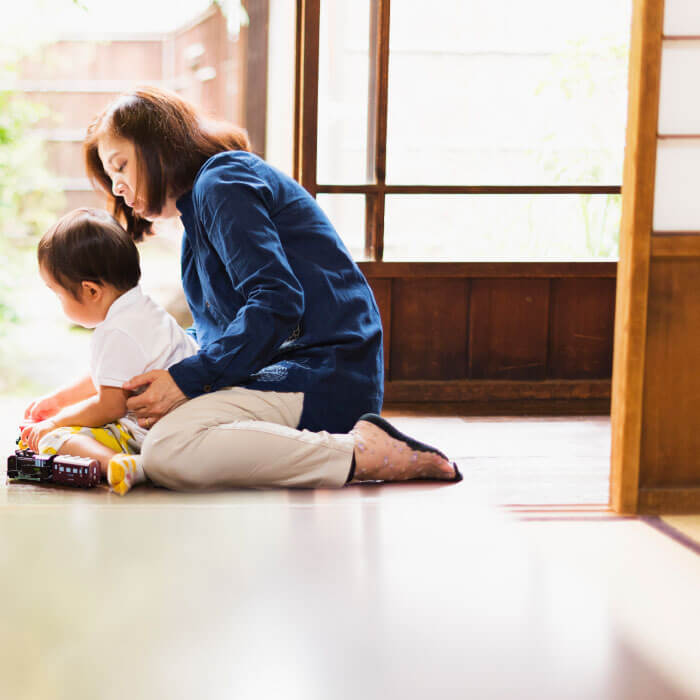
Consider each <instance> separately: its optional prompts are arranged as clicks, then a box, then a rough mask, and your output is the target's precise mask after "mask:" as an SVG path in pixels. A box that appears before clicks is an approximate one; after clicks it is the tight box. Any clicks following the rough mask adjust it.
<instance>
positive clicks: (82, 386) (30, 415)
mask: <svg viewBox="0 0 700 700" xmlns="http://www.w3.org/2000/svg"><path fill="white" fill-rule="evenodd" d="M96 393H97V391H96V389H95V385H94V384H93V383H92V379H91V377H90V375H87V376H85V377H80V379H77V380H76V381H74V382H72V383H71V384H66V385H65V386H62V387H60V388H59V389H56V391H54V392H52V393H51V394H46V395H44V396H40V397H39V398H38V399H35V400H34V401H32V403H30V404H29V406H27V409H26V410H25V412H24V417H25V418H26V419H28V420H31V421H41V420H44V419H46V418H50V417H51V416H53V415H55V414H56V413H57V412H58V411H60V410H61V409H62V408H64V407H66V406H70V405H72V404H74V403H77V402H78V401H82V400H84V399H87V398H89V397H91V396H94V395H95V394H96Z"/></svg>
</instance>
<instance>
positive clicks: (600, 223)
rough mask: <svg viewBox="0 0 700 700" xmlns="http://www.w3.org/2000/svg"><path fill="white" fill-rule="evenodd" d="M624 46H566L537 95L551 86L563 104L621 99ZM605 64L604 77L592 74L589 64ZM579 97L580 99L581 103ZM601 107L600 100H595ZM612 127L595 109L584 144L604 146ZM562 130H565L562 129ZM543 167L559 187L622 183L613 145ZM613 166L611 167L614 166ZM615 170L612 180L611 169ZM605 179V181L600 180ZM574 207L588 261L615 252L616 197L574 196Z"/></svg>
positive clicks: (547, 162) (604, 114)
mask: <svg viewBox="0 0 700 700" xmlns="http://www.w3.org/2000/svg"><path fill="white" fill-rule="evenodd" d="M628 54H629V46H628V45H627V44H615V43H614V42H613V41H610V40H609V39H608V40H606V39H604V38H603V39H602V40H601V41H600V42H599V43H598V44H597V45H594V44H592V43H591V42H589V41H584V40H581V41H575V42H571V43H570V45H569V48H568V50H567V51H566V52H564V53H562V54H559V55H557V56H555V57H554V58H553V59H552V73H551V78H550V79H549V80H546V81H544V82H543V83H542V84H541V85H540V87H539V89H538V91H537V94H540V92H542V91H543V90H545V89H546V88H547V87H549V86H550V85H553V86H556V88H558V90H559V91H560V92H561V94H563V95H564V96H565V97H566V99H567V100H569V101H574V102H576V101H577V100H580V101H581V102H585V101H586V99H591V98H594V97H596V96H598V95H600V93H601V92H603V91H607V92H608V93H609V94H615V95H624V94H626V93H625V89H624V86H625V84H626V81H627V63H628ZM596 62H597V63H598V64H599V65H600V64H602V65H604V66H606V72H605V74H602V73H601V71H600V70H599V69H598V70H595V67H594V63H596ZM581 98H583V99H582V100H581ZM601 104H604V101H601ZM616 126H617V127H621V126H622V125H616V124H614V123H612V122H611V119H610V115H609V114H608V112H606V111H601V113H600V114H598V115H596V118H595V119H592V120H591V121H590V122H589V126H588V128H589V135H590V136H592V138H591V139H590V142H592V143H601V144H610V139H609V133H610V131H611V130H612V129H614V128H615V127H616ZM562 128H566V126H565V125H564V126H563V127H562ZM550 138H552V139H553V138H554V134H552V135H551V137H550ZM542 160H543V166H544V168H545V170H546V171H547V172H550V173H552V174H553V181H554V182H555V183H560V184H567V185H568V184H574V183H575V184H606V185H607V184H616V183H617V182H621V180H622V172H621V166H622V162H621V158H620V151H619V146H617V144H615V146H611V145H607V146H606V147H605V148H603V149H602V150H600V151H596V152H593V153H591V152H590V151H585V150H581V151H580V152H579V156H578V158H576V159H571V158H569V159H567V160H566V163H565V164H563V163H562V162H561V160H559V159H558V158H556V156H555V157H549V158H547V157H544V158H543V159H542ZM615 166H617V167H615ZM615 170H618V172H617V173H616V175H615V177H614V179H611V178H610V175H609V173H610V172H611V171H615ZM606 179H607V181H606ZM578 198H579V208H580V213H581V219H582V222H583V227H584V233H585V247H586V250H587V252H588V253H589V255H590V256H591V258H615V257H617V256H618V253H619V237H620V216H621V212H622V198H621V196H620V195H618V194H608V195H592V194H580V195H578Z"/></svg>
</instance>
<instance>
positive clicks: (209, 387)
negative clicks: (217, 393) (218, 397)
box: [204, 384, 211, 392]
mask: <svg viewBox="0 0 700 700" xmlns="http://www.w3.org/2000/svg"><path fill="white" fill-rule="evenodd" d="M204 391H206V392H209V391H211V384H205V385H204Z"/></svg>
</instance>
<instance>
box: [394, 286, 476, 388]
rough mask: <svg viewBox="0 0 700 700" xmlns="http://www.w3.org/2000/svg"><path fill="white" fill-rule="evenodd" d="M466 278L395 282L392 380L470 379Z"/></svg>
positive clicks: (467, 287)
mask: <svg viewBox="0 0 700 700" xmlns="http://www.w3.org/2000/svg"><path fill="white" fill-rule="evenodd" d="M468 296H469V281H468V280H466V279H450V278H446V279H436V278H421V279H396V280H394V282H393V290H392V309H391V341H390V342H391V345H390V352H389V354H390V366H391V374H390V375H389V377H388V378H389V379H464V378H465V377H466V376H467V331H468V326H467V316H468V308H469V299H468Z"/></svg>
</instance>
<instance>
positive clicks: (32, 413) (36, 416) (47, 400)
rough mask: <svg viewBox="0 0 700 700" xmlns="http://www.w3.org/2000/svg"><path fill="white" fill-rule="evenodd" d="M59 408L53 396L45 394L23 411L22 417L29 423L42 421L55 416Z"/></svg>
mask: <svg viewBox="0 0 700 700" xmlns="http://www.w3.org/2000/svg"><path fill="white" fill-rule="evenodd" d="M60 409H61V406H60V405H59V403H58V400H57V399H56V396H55V395H54V394H47V395H46V396H40V397H39V398H38V399H34V401H32V402H31V403H30V404H29V406H27V408H26V409H25V411H24V417H25V418H26V419H27V420H31V421H42V420H45V419H46V418H50V417H51V416H55V415H56V414H57V413H58V412H59V410H60Z"/></svg>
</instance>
